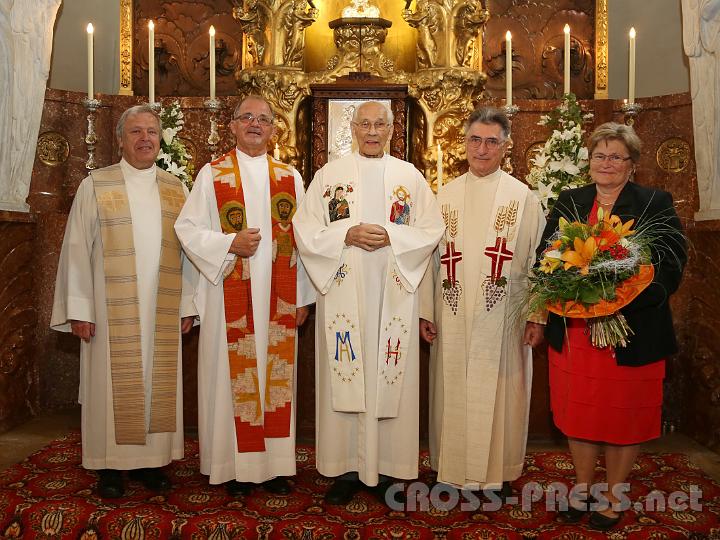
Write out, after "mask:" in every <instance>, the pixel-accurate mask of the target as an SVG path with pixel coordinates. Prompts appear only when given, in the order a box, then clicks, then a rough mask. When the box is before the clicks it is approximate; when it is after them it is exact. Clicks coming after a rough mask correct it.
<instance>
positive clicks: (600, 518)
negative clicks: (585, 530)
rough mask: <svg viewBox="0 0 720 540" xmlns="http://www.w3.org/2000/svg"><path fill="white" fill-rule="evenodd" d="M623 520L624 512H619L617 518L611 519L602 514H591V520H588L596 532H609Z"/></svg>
mask: <svg viewBox="0 0 720 540" xmlns="http://www.w3.org/2000/svg"><path fill="white" fill-rule="evenodd" d="M621 519H622V512H618V515H617V516H616V517H609V516H606V515H604V514H601V513H600V512H590V519H589V520H588V526H589V527H590V528H591V529H595V530H596V531H609V530H610V529H612V528H613V527H614V526H615V525H617V524H618V523H620V520H621Z"/></svg>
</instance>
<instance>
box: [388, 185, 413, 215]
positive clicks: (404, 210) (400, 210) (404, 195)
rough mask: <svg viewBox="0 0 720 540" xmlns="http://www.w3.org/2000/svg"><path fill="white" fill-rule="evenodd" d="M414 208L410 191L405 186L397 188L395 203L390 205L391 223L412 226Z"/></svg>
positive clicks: (394, 194)
mask: <svg viewBox="0 0 720 540" xmlns="http://www.w3.org/2000/svg"><path fill="white" fill-rule="evenodd" d="M412 206H413V203H412V200H411V198H410V192H409V191H408V189H407V188H406V187H405V186H397V187H396V188H395V189H394V190H393V203H392V205H390V222H391V223H395V224H396V225H410V210H411V209H412Z"/></svg>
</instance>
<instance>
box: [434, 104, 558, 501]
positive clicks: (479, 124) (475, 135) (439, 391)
mask: <svg viewBox="0 0 720 540" xmlns="http://www.w3.org/2000/svg"><path fill="white" fill-rule="evenodd" d="M509 137H510V121H509V120H508V118H507V116H505V114H504V113H503V112H502V111H500V110H498V109H494V108H491V107H483V108H480V109H478V110H476V111H475V112H473V113H472V114H471V115H470V118H469V120H468V122H467V124H466V131H465V144H466V150H467V158H468V164H469V165H470V171H469V172H468V173H466V174H464V175H462V176H460V177H458V178H456V179H455V180H453V181H451V182H449V183H448V184H446V185H445V186H443V187H442V188H441V189H440V191H439V192H438V196H437V200H438V204H439V205H440V208H441V210H442V213H443V218H444V219H445V223H446V224H447V229H446V231H445V235H444V237H443V240H441V242H440V246H439V248H438V254H439V257H436V258H435V260H434V264H433V265H432V266H431V267H430V268H429V269H428V272H427V274H426V277H425V279H423V282H422V284H421V286H420V291H421V292H420V297H421V301H420V306H421V308H420V317H422V319H421V320H420V335H421V336H422V337H423V339H425V340H426V341H428V342H429V343H432V344H433V346H432V349H431V360H430V460H431V465H432V468H433V469H434V470H436V471H438V481H439V482H443V483H448V484H454V485H457V486H464V487H467V488H468V489H478V488H482V489H487V490H497V491H499V493H498V495H500V496H504V497H506V496H508V495H509V494H510V491H509V490H510V485H509V481H511V480H515V479H516V478H518V477H519V476H520V474H521V473H522V467H523V460H524V457H525V444H526V441H527V424H528V412H529V407H530V385H531V382H532V350H531V348H530V345H536V344H537V343H539V342H540V341H541V340H542V331H543V327H542V325H539V324H535V323H533V322H526V318H525V317H526V315H527V313H526V311H525V303H526V302H527V294H526V293H527V286H528V284H527V276H528V272H529V270H530V269H531V268H532V266H533V263H534V261H535V248H536V247H537V245H538V244H539V242H540V237H541V235H542V232H543V229H544V227H545V218H544V216H543V212H542V207H541V205H540V201H539V200H538V198H537V197H536V196H535V194H533V193H532V192H531V191H530V190H529V189H528V187H527V186H526V185H525V184H523V183H522V182H520V181H519V180H516V179H515V178H513V177H512V176H510V175H509V174H507V173H505V172H504V171H502V170H501V169H500V163H501V161H502V158H503V155H504V153H505V150H506V147H507V143H508V139H509ZM436 337H437V339H435V338H436Z"/></svg>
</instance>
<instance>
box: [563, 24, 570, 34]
mask: <svg viewBox="0 0 720 540" xmlns="http://www.w3.org/2000/svg"><path fill="white" fill-rule="evenodd" d="M563 32H565V33H566V34H569V33H570V25H569V24H566V25H565V28H563Z"/></svg>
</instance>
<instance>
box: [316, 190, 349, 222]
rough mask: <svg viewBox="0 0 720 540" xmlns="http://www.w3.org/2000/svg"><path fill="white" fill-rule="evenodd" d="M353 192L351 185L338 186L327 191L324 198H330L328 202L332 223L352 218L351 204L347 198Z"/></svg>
mask: <svg viewBox="0 0 720 540" xmlns="http://www.w3.org/2000/svg"><path fill="white" fill-rule="evenodd" d="M352 192H353V188H352V186H351V185H350V184H336V185H335V186H332V187H328V188H327V189H326V190H325V193H324V194H323V197H326V198H327V197H329V198H330V200H329V201H328V216H329V218H330V223H332V222H333V221H338V220H340V219H347V218H349V217H350V203H348V200H347V199H346V198H345V196H346V195H347V194H348V193H352Z"/></svg>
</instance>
